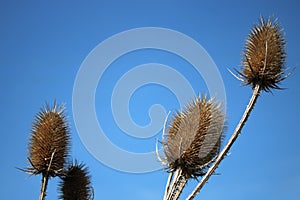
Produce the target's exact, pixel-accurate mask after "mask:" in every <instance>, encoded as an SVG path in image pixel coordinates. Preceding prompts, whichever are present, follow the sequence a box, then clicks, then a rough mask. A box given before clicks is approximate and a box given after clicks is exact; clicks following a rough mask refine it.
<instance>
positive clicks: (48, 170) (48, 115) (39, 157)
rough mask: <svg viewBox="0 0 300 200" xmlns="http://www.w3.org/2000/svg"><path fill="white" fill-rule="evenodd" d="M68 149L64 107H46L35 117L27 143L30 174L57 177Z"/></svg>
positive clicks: (67, 131) (68, 135) (63, 164)
mask: <svg viewBox="0 0 300 200" xmlns="http://www.w3.org/2000/svg"><path fill="white" fill-rule="evenodd" d="M69 148H70V131H69V127H68V123H67V119H66V116H65V114H64V107H63V106H60V107H58V106H57V104H56V102H54V105H53V107H50V106H49V105H46V106H45V107H43V108H42V109H41V111H40V112H39V113H38V114H37V115H36V117H35V120H34V122H33V125H32V130H31V138H30V142H29V158H28V159H29V161H30V164H31V167H29V168H28V171H29V172H31V173H32V174H43V175H44V174H48V176H50V177H54V176H57V175H59V173H60V172H61V171H62V170H63V168H64V166H65V162H66V159H67V157H68V154H69Z"/></svg>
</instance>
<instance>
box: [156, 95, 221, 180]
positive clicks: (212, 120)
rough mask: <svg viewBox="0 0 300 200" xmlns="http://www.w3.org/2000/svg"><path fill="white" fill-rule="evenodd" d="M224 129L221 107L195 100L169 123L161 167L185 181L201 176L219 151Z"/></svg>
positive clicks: (211, 101)
mask: <svg viewBox="0 0 300 200" xmlns="http://www.w3.org/2000/svg"><path fill="white" fill-rule="evenodd" d="M225 129H226V125H225V115H224V113H223V110H222V108H221V104H219V103H217V102H216V101H215V100H213V99H207V97H205V96H202V97H201V98H200V96H198V97H197V98H195V99H194V100H193V101H192V102H190V103H189V104H188V105H187V106H186V107H185V109H184V110H183V111H181V112H177V113H176V114H175V115H174V117H173V119H172V120H171V123H170V124H169V128H168V129H167V135H166V138H164V136H163V141H162V145H163V150H164V154H165V158H164V161H163V162H164V164H165V165H166V166H167V167H168V169H169V170H170V171H176V170H177V169H180V170H182V174H183V175H184V176H185V178H196V177H198V176H203V175H204V174H205V171H206V170H207V169H208V167H209V165H210V164H211V163H212V162H213V161H214V159H215V158H216V156H217V154H218V153H219V151H220V147H221V143H222V139H223V137H224V131H225Z"/></svg>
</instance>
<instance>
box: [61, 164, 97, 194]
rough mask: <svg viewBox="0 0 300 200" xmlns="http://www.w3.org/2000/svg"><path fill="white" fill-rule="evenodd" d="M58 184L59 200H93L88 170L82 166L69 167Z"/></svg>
mask: <svg viewBox="0 0 300 200" xmlns="http://www.w3.org/2000/svg"><path fill="white" fill-rule="evenodd" d="M61 180H62V181H61V182H60V185H59V186H60V188H59V190H60V193H61V194H60V197H59V198H60V199H64V200H90V199H92V198H93V190H92V187H91V181H90V176H89V174H88V169H87V168H86V167H85V165H84V164H82V163H81V164H79V165H78V164H77V162H76V161H75V164H74V165H72V166H70V167H69V168H68V169H67V171H66V172H65V173H64V175H63V176H62V177H61Z"/></svg>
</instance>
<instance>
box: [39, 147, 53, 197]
mask: <svg viewBox="0 0 300 200" xmlns="http://www.w3.org/2000/svg"><path fill="white" fill-rule="evenodd" d="M55 151H56V150H54V151H53V153H52V154H51V158H50V162H49V165H48V168H47V171H46V173H43V178H42V186H41V192H40V198H39V200H44V199H45V196H46V190H47V185H48V180H49V171H50V167H51V165H52V161H53V157H54V154H55Z"/></svg>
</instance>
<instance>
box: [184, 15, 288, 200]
mask: <svg viewBox="0 0 300 200" xmlns="http://www.w3.org/2000/svg"><path fill="white" fill-rule="evenodd" d="M285 58H286V52H285V40H284V35H283V31H282V29H281V28H280V27H279V24H278V22H277V21H276V20H275V21H274V20H272V19H268V20H265V19H264V18H260V23H259V24H258V25H255V26H254V27H253V28H252V30H251V32H250V34H249V36H248V39H247V40H246V45H245V49H244V53H243V59H242V64H243V68H242V69H241V70H240V71H237V72H238V74H239V75H240V76H241V77H238V76H237V75H234V74H233V73H232V74H233V75H234V76H235V77H236V78H238V79H239V80H241V81H242V82H243V84H244V85H250V86H251V87H252V89H253V94H252V97H251V99H250V101H249V103H248V105H247V107H246V110H245V111H244V114H243V116H242V118H241V120H240V122H239V123H238V125H237V127H236V129H235V131H234V133H233V134H232V136H231V138H230V139H229V141H228V143H227V144H226V145H225V147H224V149H223V150H222V151H221V152H220V154H219V155H218V157H217V158H216V161H215V162H214V164H213V165H212V166H211V167H210V169H209V170H208V171H207V173H206V174H205V175H204V176H203V178H202V180H201V181H200V182H199V184H198V185H197V186H196V188H195V190H194V191H193V192H192V193H191V194H190V195H189V196H188V198H187V200H191V199H193V198H194V197H195V196H196V195H197V194H198V193H199V191H200V190H201V188H202V187H203V186H204V184H205V183H206V182H207V181H208V179H209V178H210V176H211V175H212V174H213V173H214V171H215V170H216V168H217V167H218V166H219V164H220V162H221V161H222V160H223V159H224V157H225V155H226V154H227V153H228V151H229V150H230V148H231V146H232V145H233V143H234V142H235V141H236V139H237V137H238V136H239V134H240V132H241V130H242V128H243V127H244V125H245V123H246V121H247V119H248V117H249V115H250V113H251V111H252V109H253V108H254V105H255V103H256V101H257V98H258V97H259V94H260V92H261V91H266V92H271V90H272V89H281V88H280V87H279V85H278V84H279V83H281V82H282V81H283V80H284V79H286V78H287V77H288V76H290V74H291V73H289V74H287V75H284V74H285V72H286V68H285Z"/></svg>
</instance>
